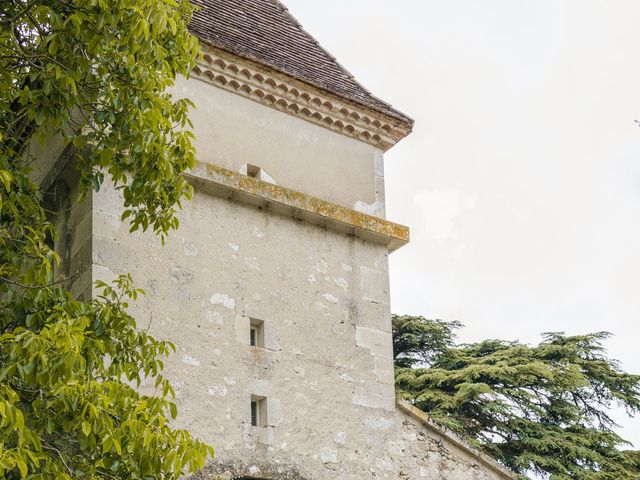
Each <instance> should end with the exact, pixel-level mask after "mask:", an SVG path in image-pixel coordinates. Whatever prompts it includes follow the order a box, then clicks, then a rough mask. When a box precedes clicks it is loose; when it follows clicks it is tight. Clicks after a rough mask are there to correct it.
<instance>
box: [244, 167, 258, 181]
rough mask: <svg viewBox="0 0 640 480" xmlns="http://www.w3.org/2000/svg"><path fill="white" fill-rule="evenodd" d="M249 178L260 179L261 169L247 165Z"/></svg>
mask: <svg viewBox="0 0 640 480" xmlns="http://www.w3.org/2000/svg"><path fill="white" fill-rule="evenodd" d="M247 177H251V178H257V179H260V167H256V166H255V165H249V164H247Z"/></svg>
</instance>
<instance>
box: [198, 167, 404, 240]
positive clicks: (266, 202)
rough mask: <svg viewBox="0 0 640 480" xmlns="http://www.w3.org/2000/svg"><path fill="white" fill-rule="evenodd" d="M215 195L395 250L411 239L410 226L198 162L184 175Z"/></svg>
mask: <svg viewBox="0 0 640 480" xmlns="http://www.w3.org/2000/svg"><path fill="white" fill-rule="evenodd" d="M185 175H186V176H187V178H188V179H189V180H190V181H191V182H192V183H194V184H200V185H201V186H202V187H204V188H207V189H208V190H210V191H211V192H212V193H214V194H218V195H220V196H227V197H229V198H234V199H237V200H238V201H245V202H247V203H252V204H259V205H260V206H264V207H268V208H270V209H271V210H273V211H274V212H276V213H281V214H285V215H287V214H289V215H291V216H292V217H295V218H299V219H302V220H307V221H310V222H311V223H315V224H319V225H322V226H326V227H327V228H332V229H334V230H338V231H341V232H345V233H348V234H352V235H355V236H357V237H360V238H363V239H365V240H370V241H374V242H376V243H382V244H385V245H387V246H388V247H389V251H390V252H392V251H394V250H396V249H398V248H400V247H401V246H403V245H405V244H407V243H408V242H409V228H408V227H405V226H404V225H399V224H397V223H393V222H389V221H387V220H385V219H383V218H379V217H375V216H373V215H367V214H365V213H362V212H358V211H356V210H353V209H350V208H347V207H344V206H342V205H338V204H335V203H332V202H328V201H326V200H322V199H320V198H317V197H314V196H311V195H307V194H306V193H302V192H298V191H296V190H291V189H289V188H285V187H281V186H279V185H274V184H272V183H267V182H263V181H260V180H258V179H256V178H252V177H248V176H246V175H242V174H240V173H236V172H234V171H232V170H229V169H226V168H223V167H220V166H218V165H214V164H211V163H204V162H197V163H196V165H195V167H194V168H193V169H191V170H190V171H189V172H187V173H186V174H185Z"/></svg>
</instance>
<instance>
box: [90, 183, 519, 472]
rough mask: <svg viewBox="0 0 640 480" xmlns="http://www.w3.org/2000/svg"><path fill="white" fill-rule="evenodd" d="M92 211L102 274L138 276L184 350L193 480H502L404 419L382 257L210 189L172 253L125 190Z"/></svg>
mask: <svg viewBox="0 0 640 480" xmlns="http://www.w3.org/2000/svg"><path fill="white" fill-rule="evenodd" d="M93 206H94V213H93V228H94V230H93V246H94V256H93V264H94V267H93V272H94V276H95V277H96V278H101V279H104V280H109V278H111V277H113V276H114V275H116V274H118V273H123V272H127V271H131V272H133V274H134V280H135V281H136V283H137V284H138V285H139V286H141V287H142V288H144V289H145V290H146V291H147V296H146V297H145V298H143V299H142V300H141V301H140V302H138V303H137V304H136V305H135V307H134V311H133V313H134V315H135V316H136V318H137V319H138V321H139V322H140V326H141V327H144V328H147V327H149V328H150V331H151V332H152V333H153V334H155V335H156V336H158V337H162V338H169V339H171V340H172V341H173V342H174V343H175V344H176V345H177V352H176V354H175V355H173V357H172V358H171V359H170V361H169V362H168V363H167V375H168V376H169V377H170V378H171V379H172V380H173V383H174V386H175V387H176V390H177V394H178V406H179V412H180V415H179V418H178V426H180V427H184V428H188V429H189V430H190V431H191V432H192V433H193V434H194V435H196V436H198V437H200V438H202V439H204V440H206V441H208V442H210V443H211V444H213V445H214V446H215V448H216V451H217V454H216V460H215V462H214V463H213V464H212V465H210V466H209V467H208V468H207V469H205V471H203V472H202V473H201V474H200V475H199V477H198V478H201V479H218V478H220V479H229V478H236V477H241V476H251V477H255V478H277V479H299V480H302V479H314V480H315V479H317V480H324V479H327V480H328V479H335V478H341V479H347V480H351V479H353V480H356V479H363V478H380V479H395V478H416V479H422V478H424V479H440V478H442V479H461V480H467V479H468V480H472V479H473V480H476V479H477V480H485V479H493V478H507V477H504V476H500V475H499V474H496V473H495V471H493V470H491V469H486V468H484V467H483V466H482V465H479V464H478V462H477V461H475V460H474V459H473V458H472V457H470V456H469V454H466V453H465V454H462V453H461V451H460V449H459V448H458V447H455V446H454V445H449V444H448V442H449V441H448V440H447V438H446V436H442V435H440V437H438V436H437V435H436V436H434V434H433V433H429V432H428V431H426V430H425V428H424V426H423V425H421V424H420V422H419V421H416V420H415V419H414V418H411V417H410V416H408V415H406V414H403V413H401V412H399V411H397V409H396V405H395V394H394V387H393V362H392V349H391V325H390V313H389V304H388V299H389V292H388V271H387V252H386V247H384V246H382V245H376V244H372V243H369V242H365V241H363V240H360V239H358V238H356V237H353V236H347V235H344V234H341V233H337V232H333V231H331V230H330V229H323V228H319V227H318V226H317V225H310V224H308V223H307V222H301V221H297V220H295V219H292V218H287V217H284V216H280V215H277V214H273V213H270V212H269V211H265V209H261V208H258V207H255V206H251V205H244V204H241V203H238V202H236V201H230V200H228V199H226V198H220V197H216V196H212V195H209V194H207V193H205V192H202V191H197V192H196V195H195V198H194V200H193V201H192V202H191V203H189V204H188V206H187V207H186V208H185V209H184V210H183V211H182V212H181V228H180V230H179V231H178V232H176V233H174V234H173V235H171V237H170V238H169V241H168V242H167V244H166V245H165V246H164V247H163V246H161V245H160V243H159V242H158V241H157V240H156V239H154V238H153V237H152V236H150V235H146V234H134V235H130V234H129V233H128V225H126V224H122V223H121V222H120V220H119V210H120V199H119V198H118V195H117V193H116V192H115V191H113V190H111V189H109V188H105V189H103V191H101V192H100V193H99V194H97V195H96V196H95V197H94V200H93ZM251 319H258V320H261V321H263V322H264V348H256V347H252V346H250V345H249V339H250V334H249V328H250V323H251ZM252 396H253V397H259V398H264V399H265V401H266V409H267V419H266V421H265V425H264V426H253V425H251V410H250V402H251V399H252Z"/></svg>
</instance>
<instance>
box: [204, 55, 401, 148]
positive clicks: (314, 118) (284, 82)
mask: <svg viewBox="0 0 640 480" xmlns="http://www.w3.org/2000/svg"><path fill="white" fill-rule="evenodd" d="M192 77H194V78H198V79H200V80H202V81H205V82H207V83H211V84H213V85H215V86H217V87H220V88H223V89H225V90H228V91H230V92H233V93H237V94H239V95H242V96H244V97H247V98H249V99H251V100H254V101H256V102H258V103H261V104H263V105H266V106H269V107H272V108H275V109H277V110H281V111H283V112H286V113H288V114H290V115H294V116H296V117H299V118H302V119H304V120H306V121H308V122H311V123H315V124H316V125H320V126H322V127H324V128H328V129H330V130H333V131H336V132H338V133H341V134H343V135H347V136H349V137H352V138H356V139H358V140H361V141H363V142H367V143H370V144H372V145H375V146H376V147H379V148H381V149H383V150H388V149H389V148H391V147H392V146H393V145H395V144H396V143H398V142H399V141H400V140H401V139H402V138H404V137H405V136H407V135H408V134H409V133H410V132H411V126H410V125H407V124H405V123H402V122H400V121H399V120H396V119H394V118H392V117H389V116H387V115H384V114H382V113H379V112H375V111H373V110H371V109H367V108H365V107H363V106H360V105H357V104H355V103H353V102H348V101H346V100H342V99H340V98H338V97H337V96H335V95H331V94H329V93H326V92H324V91H322V90H320V89H318V88H315V87H312V86H310V85H307V84H305V83H303V82H300V81H297V80H295V79H292V78H290V77H288V76H286V75H284V74H281V73H279V72H276V71H273V70H270V69H267V68H265V67H262V66H261V65H257V64H255V63H254V62H251V61H249V60H246V59H243V58H240V57H237V56H235V55H231V54H228V53H226V52H223V51H220V50H218V49H213V48H206V49H205V50H204V51H203V56H202V59H201V60H200V61H198V64H197V65H196V67H195V68H194V70H193V72H192Z"/></svg>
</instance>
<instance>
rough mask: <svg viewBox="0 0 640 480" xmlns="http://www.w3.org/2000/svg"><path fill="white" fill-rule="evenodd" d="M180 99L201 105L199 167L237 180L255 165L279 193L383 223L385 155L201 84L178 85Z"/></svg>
mask: <svg viewBox="0 0 640 480" xmlns="http://www.w3.org/2000/svg"><path fill="white" fill-rule="evenodd" d="M174 93H175V95H176V96H179V97H186V98H189V99H191V100H192V101H193V102H194V103H195V105H196V106H195V108H194V109H193V110H192V112H191V114H190V118H191V120H192V122H193V125H194V134H195V145H196V150H197V152H198V159H199V160H200V161H202V162H209V163H213V164H215V165H220V166H221V167H224V168H228V169H230V170H233V171H235V172H240V171H242V170H243V168H244V169H246V165H247V164H251V165H255V166H258V167H261V168H263V169H265V170H266V171H267V172H268V174H269V175H270V176H271V177H273V179H274V180H275V181H276V183H277V184H278V185H282V186H284V187H287V188H293V189H295V190H298V191H300V192H303V193H307V194H309V195H313V196H316V197H320V198H322V199H324V200H328V201H331V202H335V203H337V204H339V205H344V206H346V207H349V208H355V209H356V210H359V211H362V212H365V213H373V214H376V215H378V216H384V179H383V175H384V174H383V166H382V150H380V149H379V148H376V147H374V146H372V145H369V144H367V143H363V142H360V141H358V140H355V139H353V138H349V137H346V136H344V135H340V134H337V133H335V132H332V131H330V130H328V129H325V128H322V127H320V126H318V125H314V124H312V123H309V122H305V121H303V120H301V119H299V118H296V117H293V116H291V115H288V114H286V113H284V112H281V111H278V110H275V109H273V108H270V107H267V106H264V105H261V104H259V103H257V102H253V101H251V100H248V99H246V98H243V97H241V96H239V95H235V94H233V93H230V92H227V91H225V90H222V89H219V88H216V87H213V86H212V85H210V84H208V83H205V82H203V81H200V80H195V79H191V80H185V79H184V78H181V79H178V81H177V83H176V86H175V88H174ZM245 171H246V170H245Z"/></svg>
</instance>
